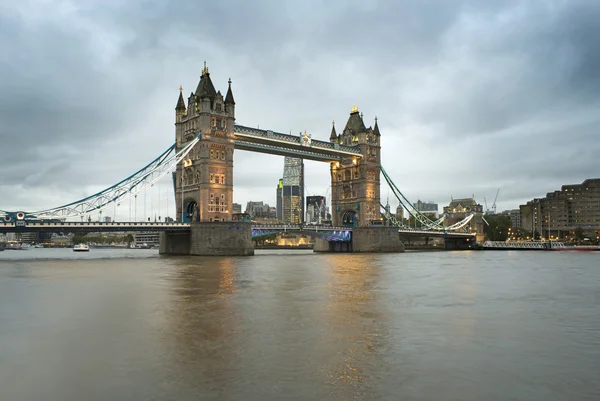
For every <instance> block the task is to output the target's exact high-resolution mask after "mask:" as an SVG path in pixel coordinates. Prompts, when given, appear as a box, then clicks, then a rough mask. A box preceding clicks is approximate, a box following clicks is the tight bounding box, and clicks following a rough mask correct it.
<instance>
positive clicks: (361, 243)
mask: <svg viewBox="0 0 600 401" xmlns="http://www.w3.org/2000/svg"><path fill="white" fill-rule="evenodd" d="M352 252H373V253H380V252H404V244H403V243H402V241H400V236H399V235H398V229H394V227H355V228H353V229H352Z"/></svg>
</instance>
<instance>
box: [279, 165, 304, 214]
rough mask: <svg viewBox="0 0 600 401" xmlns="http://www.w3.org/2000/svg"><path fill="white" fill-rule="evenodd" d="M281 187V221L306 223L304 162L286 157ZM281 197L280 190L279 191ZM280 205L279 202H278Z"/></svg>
mask: <svg viewBox="0 0 600 401" xmlns="http://www.w3.org/2000/svg"><path fill="white" fill-rule="evenodd" d="M282 184H283V185H282V187H281V220H283V221H284V222H287V223H292V224H301V223H303V222H304V162H303V160H302V159H298V158H295V157H287V156H286V157H285V160H284V164H283V183H282ZM277 193H278V195H279V190H278V191H277ZM277 204H279V200H278V202H277Z"/></svg>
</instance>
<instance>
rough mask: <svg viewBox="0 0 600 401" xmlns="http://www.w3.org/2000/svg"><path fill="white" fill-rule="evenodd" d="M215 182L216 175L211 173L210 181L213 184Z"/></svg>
mask: <svg viewBox="0 0 600 401" xmlns="http://www.w3.org/2000/svg"><path fill="white" fill-rule="evenodd" d="M214 182H215V176H214V174H211V175H210V183H211V184H214ZM212 195H213V194H210V197H211V198H212Z"/></svg>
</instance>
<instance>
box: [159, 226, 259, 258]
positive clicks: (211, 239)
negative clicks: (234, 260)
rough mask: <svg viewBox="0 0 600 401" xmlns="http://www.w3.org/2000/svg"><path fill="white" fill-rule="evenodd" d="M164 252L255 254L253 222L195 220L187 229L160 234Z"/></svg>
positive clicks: (184, 253) (177, 253)
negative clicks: (206, 221) (199, 221)
mask: <svg viewBox="0 0 600 401" xmlns="http://www.w3.org/2000/svg"><path fill="white" fill-rule="evenodd" d="M159 253H161V254H163V255H197V256H250V255H254V245H253V243H252V227H251V223H241V222H225V223H204V222H202V223H192V224H191V226H190V230H189V231H188V232H179V233H176V232H165V233H164V234H161V237H160V249H159Z"/></svg>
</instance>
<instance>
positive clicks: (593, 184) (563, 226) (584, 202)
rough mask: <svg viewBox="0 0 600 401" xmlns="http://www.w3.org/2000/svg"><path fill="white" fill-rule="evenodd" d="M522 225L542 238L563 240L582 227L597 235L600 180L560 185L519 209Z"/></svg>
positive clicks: (599, 211)
mask: <svg viewBox="0 0 600 401" xmlns="http://www.w3.org/2000/svg"><path fill="white" fill-rule="evenodd" d="M519 210H520V215H521V216H520V219H521V226H522V227H523V228H524V229H525V230H527V231H532V232H535V234H537V235H541V236H542V237H543V238H549V237H551V236H554V237H559V238H561V237H563V236H565V235H567V234H568V235H571V234H572V231H574V230H575V229H577V228H579V227H580V228H582V229H583V230H584V231H585V232H586V233H588V234H592V233H594V234H593V235H595V236H596V237H598V236H600V178H591V179H587V180H585V181H583V183H581V184H575V185H563V186H562V187H561V190H560V191H558V190H557V191H554V192H549V193H547V194H546V197H545V198H539V199H538V198H536V199H533V200H531V201H529V202H527V204H525V205H521V206H520V207H519ZM535 234H534V235H535Z"/></svg>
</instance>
